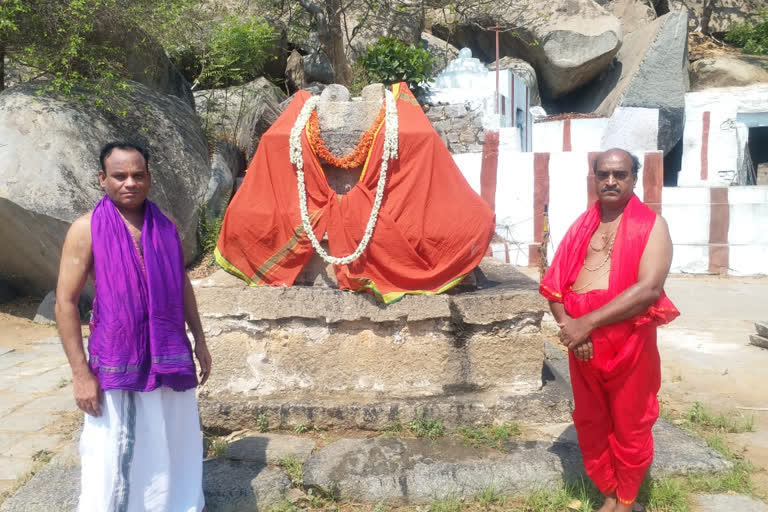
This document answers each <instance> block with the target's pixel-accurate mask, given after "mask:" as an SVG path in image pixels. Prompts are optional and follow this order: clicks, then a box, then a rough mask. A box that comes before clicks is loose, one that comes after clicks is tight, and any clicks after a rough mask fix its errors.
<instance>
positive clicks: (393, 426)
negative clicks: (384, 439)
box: [381, 417, 405, 437]
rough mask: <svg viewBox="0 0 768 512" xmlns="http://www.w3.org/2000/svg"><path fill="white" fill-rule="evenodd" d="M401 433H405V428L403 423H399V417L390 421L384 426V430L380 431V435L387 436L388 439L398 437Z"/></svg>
mask: <svg viewBox="0 0 768 512" xmlns="http://www.w3.org/2000/svg"><path fill="white" fill-rule="evenodd" d="M403 431H405V426H404V425H403V422H402V421H400V418H399V417H397V418H395V419H394V420H392V421H390V422H389V423H387V424H386V425H384V428H382V429H381V433H382V434H383V435H384V436H388V437H395V436H398V435H400V434H402V433H403Z"/></svg>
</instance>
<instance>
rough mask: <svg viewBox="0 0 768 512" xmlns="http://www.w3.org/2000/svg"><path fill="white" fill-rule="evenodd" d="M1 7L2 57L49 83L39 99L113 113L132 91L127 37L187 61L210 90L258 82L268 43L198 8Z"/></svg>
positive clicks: (107, 3)
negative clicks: (67, 99)
mask: <svg viewBox="0 0 768 512" xmlns="http://www.w3.org/2000/svg"><path fill="white" fill-rule="evenodd" d="M0 7H1V10H0V55H2V56H7V57H8V59H9V61H10V62H12V63H14V64H15V65H20V66H22V67H24V68H25V69H28V70H31V73H32V76H31V78H37V77H40V78H45V79H47V82H46V85H45V87H44V88H43V89H42V91H41V92H54V93H58V94H64V95H67V96H73V97H76V98H78V99H80V100H81V101H83V102H86V101H87V102H89V103H92V104H95V105H96V106H98V107H102V108H105V109H107V110H111V111H116V112H120V111H122V110H124V109H125V107H126V104H125V102H126V101H127V100H126V99H125V98H126V94H125V92H126V91H127V90H128V89H130V86H129V84H128V82H127V78H129V77H130V76H131V75H130V74H129V73H128V72H127V70H126V62H127V60H126V58H127V57H126V51H125V49H124V45H125V44H126V43H125V40H126V35H128V34H130V39H129V40H130V41H131V43H130V44H134V43H135V45H137V46H141V45H144V46H145V48H146V50H147V51H152V49H153V48H154V50H155V51H156V50H157V48H166V49H167V50H168V51H169V53H170V54H171V55H172V56H178V55H181V54H182V53H184V52H186V53H189V54H191V55H192V58H193V61H194V66H193V67H194V68H195V71H194V73H193V81H198V82H201V83H204V84H205V85H208V86H221V85H231V84H233V83H238V82H242V81H243V80H247V79H249V78H253V77H255V76H257V75H258V74H259V71H260V70H261V68H262V67H263V64H264V62H265V61H266V59H267V58H268V54H267V49H268V47H269V45H270V44H271V42H272V40H273V32H272V29H271V28H270V27H269V26H268V25H267V24H265V23H264V22H263V21H261V20H259V19H255V18H238V17H236V16H231V15H230V16H227V15H226V14H222V12H221V11H219V10H216V9H211V8H209V6H208V4H207V2H203V1H202V0H0ZM121 45H123V46H121ZM138 51H139V52H141V48H139V49H138ZM0 62H2V58H0ZM1 71H2V68H0V88H2V87H4V85H5V75H4V73H2V72H1ZM146 71H147V73H151V72H153V71H154V70H152V69H148V70H146Z"/></svg>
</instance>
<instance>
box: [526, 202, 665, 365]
mask: <svg viewBox="0 0 768 512" xmlns="http://www.w3.org/2000/svg"><path fill="white" fill-rule="evenodd" d="M655 222H656V212H654V211H653V210H651V209H650V208H648V207H647V206H646V205H645V204H643V202H642V201H640V199H638V198H637V196H632V198H631V199H630V200H629V202H628V203H627V206H626V208H625V209H624V214H623V215H622V218H621V221H620V223H619V227H618V229H617V231H616V239H615V242H614V248H613V254H612V256H611V271H610V274H609V284H608V289H607V290H593V292H587V293H584V294H577V293H574V292H572V291H571V286H572V285H573V283H574V282H575V281H576V277H577V276H578V275H579V271H580V270H581V267H582V264H583V263H584V258H585V257H586V254H587V246H588V245H589V240H590V239H591V238H592V235H593V234H594V232H595V230H596V229H597V227H598V225H599V224H600V203H599V202H595V204H594V205H593V206H592V207H591V208H590V209H589V210H587V211H586V212H584V213H583V214H582V215H581V216H580V217H579V218H578V219H576V222H574V223H573V224H572V225H571V227H570V229H569V230H568V232H567V233H566V235H565V237H564V238H563V240H562V242H560V245H559V246H558V248H557V252H556V253H555V257H554V259H553V260H552V265H551V266H550V267H549V270H547V273H546V274H545V276H544V279H542V281H541V285H540V287H539V291H540V293H541V294H542V295H543V296H544V297H546V298H547V299H548V300H550V301H552V302H564V303H565V306H566V311H567V312H568V314H569V315H571V316H573V317H574V318H575V317H579V316H582V315H584V314H586V313H587V312H588V311H586V310H585V309H588V308H584V307H583V305H584V304H585V303H586V302H590V301H591V302H592V305H593V309H597V307H599V306H597V305H598V304H605V303H607V302H609V301H610V300H612V299H613V298H614V297H616V296H617V295H619V294H620V293H621V292H623V291H624V290H626V289H627V288H629V287H630V286H632V285H634V284H636V283H637V278H638V272H639V269H640V259H641V258H642V256H643V251H644V250H645V246H646V244H647V243H648V238H649V237H650V234H651V229H652V228H653V225H654V223H655ZM592 293H595V294H597V295H599V299H597V300H594V299H595V298H593V299H590V294H592ZM564 299H566V300H564ZM567 299H571V300H567ZM569 306H570V310H569ZM595 306H597V307H595ZM679 314H680V313H679V311H678V310H677V308H676V307H675V305H674V304H672V301H670V300H669V299H668V298H667V296H666V294H665V293H664V292H663V291H662V293H661V296H660V297H659V298H658V300H656V302H654V303H653V304H652V305H651V306H650V307H649V308H648V310H647V311H645V312H643V313H641V314H639V315H637V316H635V317H633V318H630V319H627V320H624V321H622V322H618V323H615V324H612V325H607V326H604V327H600V328H598V329H595V330H594V331H593V332H592V334H591V335H590V337H591V338H592V341H593V343H594V345H595V359H594V361H593V364H594V365H595V366H597V367H599V368H600V369H601V370H603V372H604V376H605V377H606V378H608V379H610V378H611V377H613V376H619V375H620V374H621V373H623V372H624V370H626V369H627V367H628V366H631V365H633V364H634V362H635V361H636V358H637V355H639V352H640V349H642V346H643V343H644V341H645V336H643V335H642V332H644V329H646V328H655V327H656V326H659V325H663V324H666V323H668V322H671V321H672V320H674V319H675V318H676V317H677V316H678V315H679ZM598 345H602V346H600V347H598Z"/></svg>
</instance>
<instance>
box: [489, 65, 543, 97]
mask: <svg viewBox="0 0 768 512" xmlns="http://www.w3.org/2000/svg"><path fill="white" fill-rule="evenodd" d="M488 69H489V70H491V71H495V70H496V61H493V62H491V63H490V64H488ZM504 69H511V70H512V72H513V73H514V74H515V76H517V77H518V78H520V79H521V80H522V81H523V83H525V85H526V86H527V87H528V91H529V92H530V94H531V106H535V105H541V96H540V95H539V82H538V80H537V79H536V70H535V69H533V66H531V65H530V64H528V63H527V62H526V61H524V60H523V59H516V58H515V57H502V58H500V59H499V71H501V70H504Z"/></svg>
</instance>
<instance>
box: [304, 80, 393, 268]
mask: <svg viewBox="0 0 768 512" xmlns="http://www.w3.org/2000/svg"><path fill="white" fill-rule="evenodd" d="M319 101H320V98H319V97H318V96H313V97H311V98H309V99H308V100H307V101H306V103H304V107H303V108H302V109H301V112H300V113H299V117H298V118H297V119H296V124H294V125H293V128H292V129H291V136H290V159H291V163H292V164H294V165H295V166H296V175H297V177H298V190H299V209H300V210H301V224H302V226H303V227H304V232H305V233H306V234H307V236H308V237H309V241H310V242H312V247H314V248H315V251H317V253H318V254H319V255H320V257H321V258H323V260H324V261H326V262H327V263H331V264H333V265H348V264H350V263H352V262H353V261H355V260H357V259H358V258H359V257H360V256H361V255H362V254H363V252H365V249H366V248H367V247H368V243H369V242H370V241H371V236H373V228H374V227H375V226H376V221H377V220H378V218H379V210H380V209H381V201H382V199H383V198H384V185H385V184H386V181H387V167H388V165H389V160H390V159H392V160H396V159H397V156H398V155H397V147H398V139H397V102H396V101H395V96H394V94H392V91H390V90H388V89H387V90H385V91H384V109H385V110H384V124H385V128H384V151H383V153H382V155H381V171H380V172H379V183H378V185H377V187H376V198H375V199H374V201H373V208H371V215H370V217H368V224H367V225H366V226H365V234H364V235H363V239H362V240H360V244H359V245H358V246H357V249H355V251H354V252H353V253H352V254H350V255H348V256H344V257H342V258H338V257H335V256H331V255H330V254H328V253H327V252H325V249H323V247H322V246H321V245H320V242H318V240H317V237H315V233H314V231H312V224H311V223H310V222H309V213H308V212H307V189H306V187H305V185H304V158H303V156H302V148H301V132H302V131H303V130H304V127H305V126H306V125H307V121H309V116H310V115H311V114H312V111H313V110H314V109H315V108H317V104H318V102H319Z"/></svg>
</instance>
